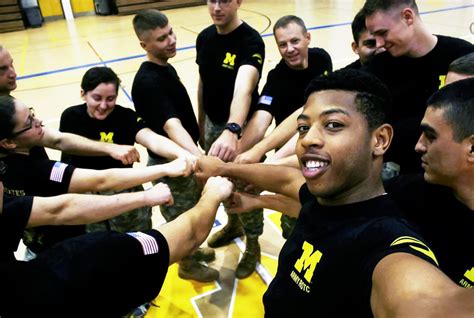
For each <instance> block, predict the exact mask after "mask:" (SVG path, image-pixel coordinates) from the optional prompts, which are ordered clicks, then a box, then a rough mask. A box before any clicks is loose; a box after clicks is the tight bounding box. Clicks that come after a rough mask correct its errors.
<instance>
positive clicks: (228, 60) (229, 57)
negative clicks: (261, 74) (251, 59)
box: [224, 53, 237, 66]
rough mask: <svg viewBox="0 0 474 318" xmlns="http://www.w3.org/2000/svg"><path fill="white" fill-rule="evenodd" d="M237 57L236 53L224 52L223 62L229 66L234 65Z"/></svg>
mask: <svg viewBox="0 0 474 318" xmlns="http://www.w3.org/2000/svg"><path fill="white" fill-rule="evenodd" d="M236 57H237V55H235V54H231V53H226V54H225V59H224V64H228V65H230V66H234V65H235V58H236Z"/></svg>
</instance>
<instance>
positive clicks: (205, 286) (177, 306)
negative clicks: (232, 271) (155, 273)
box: [145, 264, 218, 318]
mask: <svg viewBox="0 0 474 318" xmlns="http://www.w3.org/2000/svg"><path fill="white" fill-rule="evenodd" d="M216 288H218V286H217V285H216V283H214V282H213V283H199V282H196V281H192V280H184V279H181V278H179V276H178V264H173V265H172V266H170V267H169V268H168V274H167V275H166V279H165V283H164V284H163V288H162V289H161V292H160V295H159V296H158V297H157V298H156V299H155V300H154V303H155V305H157V306H159V307H154V306H152V307H150V309H149V310H148V312H147V314H146V316H145V317H147V318H155V317H183V318H184V317H197V313H196V311H195V309H194V307H193V304H192V303H191V299H192V298H194V297H196V296H198V295H201V294H205V293H209V292H211V291H213V290H215V289H216Z"/></svg>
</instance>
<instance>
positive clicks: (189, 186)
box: [148, 158, 201, 222]
mask: <svg viewBox="0 0 474 318" xmlns="http://www.w3.org/2000/svg"><path fill="white" fill-rule="evenodd" d="M170 161H171V160H168V159H154V158H149V159H148V165H149V166H152V165H156V164H164V163H168V162H170ZM159 182H163V183H166V184H167V185H168V186H169V187H170V190H171V194H172V195H173V200H174V204H173V205H171V206H165V205H160V211H161V214H162V215H163V217H164V218H165V220H166V222H169V221H171V220H174V219H176V218H177V217H178V216H179V215H180V214H182V213H183V212H185V211H187V210H189V209H191V208H192V207H194V206H195V205H196V203H197V202H198V201H199V197H200V196H201V190H200V189H199V186H198V184H197V182H196V179H195V178H194V176H193V175H191V176H188V177H176V178H170V177H164V178H161V179H158V180H155V181H154V182H153V184H157V183H159Z"/></svg>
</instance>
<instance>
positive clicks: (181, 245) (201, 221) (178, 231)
mask: <svg viewBox="0 0 474 318" xmlns="http://www.w3.org/2000/svg"><path fill="white" fill-rule="evenodd" d="M232 188H233V185H232V183H231V182H230V181H229V180H227V179H225V178H221V177H215V178H209V180H207V183H206V185H205V186H204V190H203V191H202V194H201V198H200V199H199V202H198V203H197V204H196V205H195V206H194V207H193V208H191V209H190V210H188V211H186V212H185V213H183V214H181V215H180V216H179V217H177V218H176V219H174V220H173V221H171V222H168V223H165V224H163V225H162V226H160V227H159V228H158V230H159V231H160V232H161V233H162V234H163V236H164V237H165V238H166V241H167V242H168V246H169V250H170V264H173V263H175V262H177V261H179V260H180V259H182V258H183V257H185V256H187V255H189V254H191V253H192V252H193V251H194V250H196V249H197V248H198V247H199V246H200V245H201V244H202V242H204V240H205V239H206V238H207V236H208V235H209V232H210V231H211V228H212V225H213V224H214V219H215V217H216V213H217V208H218V207H219V204H220V203H221V202H222V201H224V200H225V199H227V198H228V197H229V196H230V194H231V193H232Z"/></svg>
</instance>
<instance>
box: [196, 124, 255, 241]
mask: <svg viewBox="0 0 474 318" xmlns="http://www.w3.org/2000/svg"><path fill="white" fill-rule="evenodd" d="M224 127H225V123H224V124H216V123H213V122H212V121H211V120H210V119H209V118H208V117H207V116H206V123H205V129H204V138H205V140H204V141H205V142H204V150H205V151H206V153H207V152H208V151H209V149H210V148H211V146H212V144H213V143H214V141H215V140H216V139H217V138H218V137H219V136H220V135H221V133H222V131H223V130H224ZM235 185H236V187H237V190H238V191H242V190H243V189H244V185H243V184H242V183H240V182H237V183H236V184H235ZM229 218H231V219H232V218H235V219H236V220H237V221H240V222H241V223H242V226H243V228H244V230H245V235H246V236H247V237H250V238H255V237H258V236H260V235H261V234H262V233H263V209H258V210H252V211H250V212H248V213H243V214H229Z"/></svg>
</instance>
